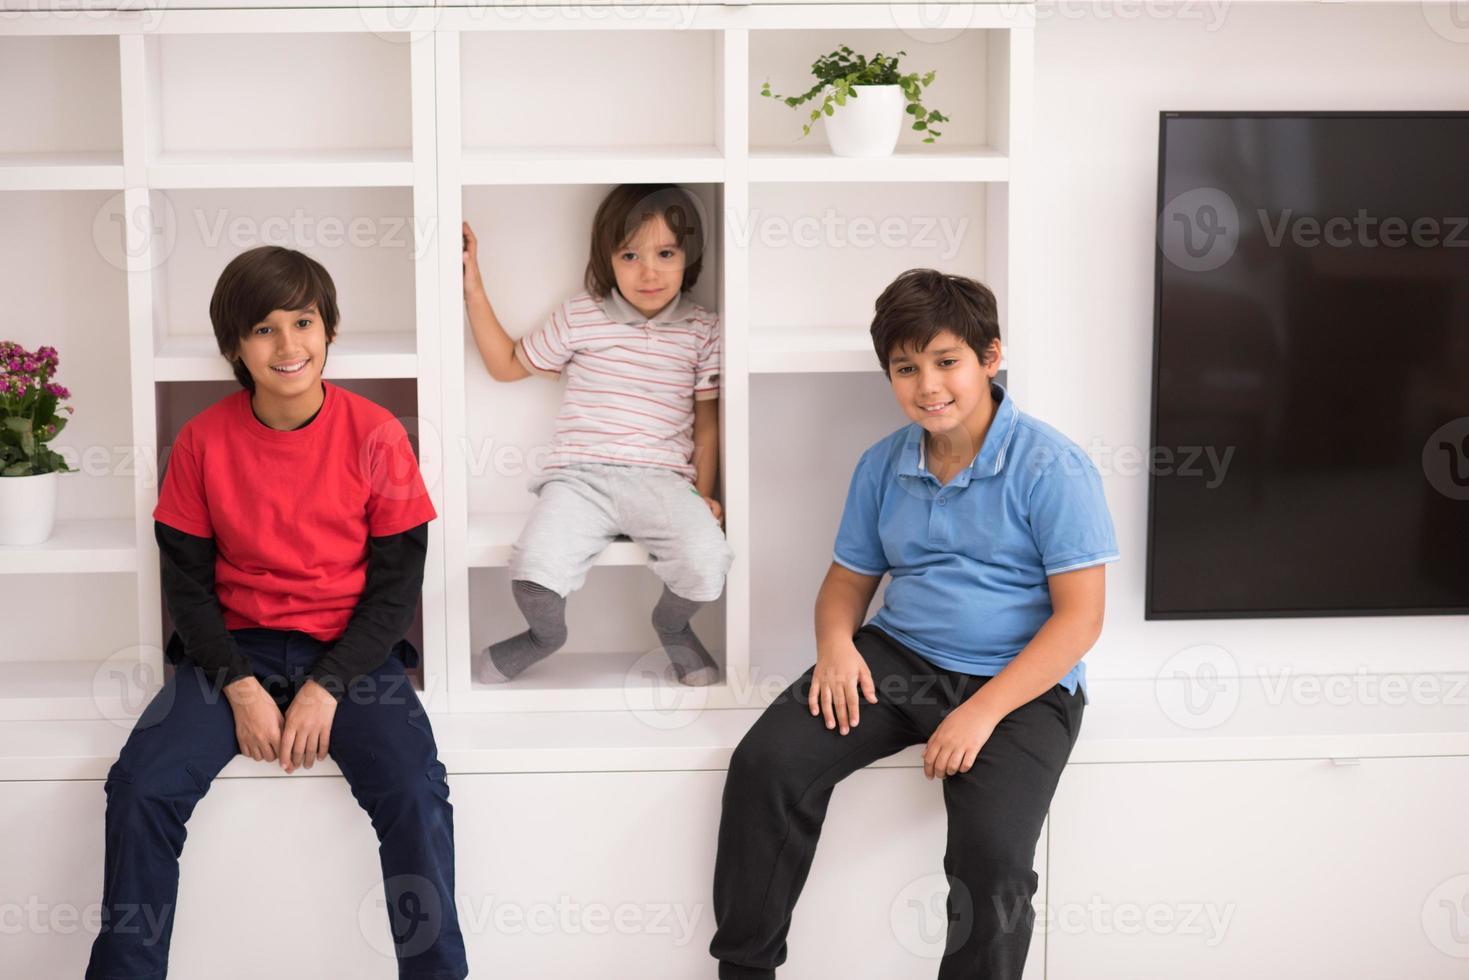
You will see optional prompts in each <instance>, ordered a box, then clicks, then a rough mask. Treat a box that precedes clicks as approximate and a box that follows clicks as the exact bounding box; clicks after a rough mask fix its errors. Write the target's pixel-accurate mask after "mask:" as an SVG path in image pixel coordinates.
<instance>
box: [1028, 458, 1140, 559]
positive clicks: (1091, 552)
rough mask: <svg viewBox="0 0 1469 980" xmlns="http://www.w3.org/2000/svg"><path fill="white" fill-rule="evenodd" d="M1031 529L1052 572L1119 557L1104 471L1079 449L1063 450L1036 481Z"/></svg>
mask: <svg viewBox="0 0 1469 980" xmlns="http://www.w3.org/2000/svg"><path fill="white" fill-rule="evenodd" d="M1030 532H1031V535H1032V537H1033V538H1034V540H1035V546H1036V548H1037V549H1038V550H1039V552H1040V556H1041V564H1042V565H1043V566H1045V570H1046V574H1047V575H1057V574H1059V573H1061V572H1070V571H1075V570H1076V569H1078V568H1086V567H1088V566H1090V565H1101V564H1103V563H1105V562H1109V561H1116V560H1117V559H1118V557H1119V555H1118V551H1117V536H1116V534H1115V532H1114V531H1113V529H1112V516H1111V514H1109V513H1108V511H1107V498H1106V495H1105V494H1103V492H1102V478H1101V475H1100V474H1099V473H1098V472H1097V467H1096V465H1095V464H1093V463H1092V461H1091V460H1090V459H1088V458H1087V457H1086V455H1085V454H1083V453H1082V452H1081V451H1080V450H1078V449H1075V448H1069V449H1067V450H1066V451H1064V452H1062V453H1060V455H1058V456H1057V458H1056V459H1055V460H1054V461H1053V462H1052V463H1051V464H1050V465H1049V466H1047V467H1046V469H1045V470H1044V471H1043V472H1042V473H1041V475H1040V477H1039V478H1038V479H1037V480H1036V482H1035V485H1034V486H1032V487H1031V492H1030Z"/></svg>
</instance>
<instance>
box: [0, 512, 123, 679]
mask: <svg viewBox="0 0 1469 980" xmlns="http://www.w3.org/2000/svg"><path fill="white" fill-rule="evenodd" d="M137 570H138V546H137V538H136V535H135V534H134V532H133V522H132V521H129V520H121V519H119V520H58V521H57V522H56V530H55V531H54V532H53V533H52V535H51V537H50V538H49V539H48V540H46V541H43V542H42V543H41V544H36V545H10V546H7V545H0V575H4V574H10V575H38V574H67V573H71V574H75V573H79V572H135V571H137ZM9 696H10V697H14V696H15V695H13V694H12V695H9Z"/></svg>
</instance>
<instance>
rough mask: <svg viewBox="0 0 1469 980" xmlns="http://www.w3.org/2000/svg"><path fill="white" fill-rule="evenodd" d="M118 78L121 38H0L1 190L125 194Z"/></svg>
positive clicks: (104, 36)
mask: <svg viewBox="0 0 1469 980" xmlns="http://www.w3.org/2000/svg"><path fill="white" fill-rule="evenodd" d="M119 78H120V75H119V71H118V43H117V38H116V37H108V36H106V35H92V36H86V35H82V36H69V37H68V36H46V35H39V36H12V37H0V91H4V92H7V93H11V95H12V98H10V99H8V100H7V103H6V107H5V120H4V122H3V123H0V191H5V190H26V191H40V190H93V189H115V190H121V189H122V186H123V179H122V173H123V172H122V124H121V117H120V113H119V108H120V105H121V96H120V95H119ZM21 93H24V98H21V97H19V96H20V94H21Z"/></svg>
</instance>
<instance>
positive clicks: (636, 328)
mask: <svg viewBox="0 0 1469 980" xmlns="http://www.w3.org/2000/svg"><path fill="white" fill-rule="evenodd" d="M464 238H465V250H464V298H465V303H466V305H467V307H468V310H469V322H470V326H471V328H472V329H473V331H474V338H475V343H476V344H477V345H478V347H479V352H480V356H481V357H482V358H483V359H484V362H485V367H486V368H487V369H488V370H489V372H490V376H491V377H493V378H494V379H495V380H497V381H519V380H521V379H523V378H529V377H532V376H535V377H542V378H549V379H556V378H559V377H561V376H562V375H563V374H564V375H565V377H566V390H565V393H564V395H563V396H562V402H561V412H560V415H559V416H558V418H557V420H556V433H555V440H554V443H553V445H552V447H551V452H550V454H549V455H548V458H547V461H546V465H545V468H544V470H543V471H542V472H541V473H539V474H537V475H536V476H535V477H533V478H532V480H531V484H530V489H531V491H532V492H534V493H535V494H536V495H537V498H538V499H537V502H536V506H535V508H534V509H533V511H532V512H531V515H530V518H529V520H528V521H527V522H526V525H525V528H524V530H523V531H522V532H521V534H520V538H519V540H517V541H516V543H515V546H514V548H513V549H512V552H511V558H510V582H511V592H512V594H513V596H514V598H515V603H516V605H517V606H518V607H519V608H520V610H521V612H522V613H523V614H524V616H525V619H526V622H527V624H528V625H529V628H528V629H527V630H525V631H524V632H523V633H520V634H518V635H516V636H512V637H510V638H509V639H506V640H502V641H500V642H499V643H495V644H492V645H490V646H489V647H486V648H485V649H484V650H483V651H481V652H480V654H479V656H478V658H477V660H476V676H477V677H478V678H479V680H480V681H481V682H484V683H503V682H505V681H508V680H510V679H511V678H513V677H515V676H517V675H518V674H520V673H521V672H522V671H524V670H525V669H526V668H527V667H529V666H531V665H532V664H534V663H536V662H537V661H539V660H542V659H544V658H545V657H548V656H550V655H551V654H552V653H553V652H555V651H556V650H557V649H559V648H560V647H561V646H562V644H564V643H565V642H566V597H567V596H568V595H569V594H570V593H572V592H574V591H576V590H577V589H579V588H581V586H582V584H583V583H584V582H585V581H586V576H587V572H588V570H589V569H590V568H591V566H592V563H593V562H594V561H595V560H596V558H597V556H598V555H599V554H600V553H601V552H602V549H604V548H605V547H606V546H607V545H608V544H609V543H611V542H612V540H613V539H614V538H616V537H617V536H618V535H623V534H625V535H627V536H628V537H629V538H631V539H632V540H633V541H635V542H637V543H638V544H641V545H643V546H644V547H645V548H646V549H647V550H648V553H649V554H650V555H651V557H652V569H653V572H654V573H655V574H656V575H657V576H658V577H659V578H660V579H662V580H663V583H664V588H663V593H662V595H661V597H660V598H659V600H658V603H657V605H656V606H655V607H654V609H653V615H652V623H653V628H654V630H655V631H656V632H657V635H658V639H659V642H660V643H661V645H662V648H663V650H664V652H665V653H666V654H667V656H668V659H669V661H670V664H671V666H672V669H673V674H674V676H675V678H677V679H678V680H679V681H680V682H682V683H684V684H689V685H696V686H697V685H707V684H710V683H712V682H713V681H714V680H715V679H716V678H717V677H718V667H717V665H716V664H715V663H714V660H713V658H711V657H710V656H709V653H708V651H707V650H705V648H704V645H703V644H702V643H700V642H699V638H698V637H697V636H696V635H695V634H694V631H693V629H692V628H691V627H690V625H689V620H690V618H691V617H692V616H693V614H694V612H695V611H696V610H697V609H698V608H699V607H700V606H702V605H703V604H704V603H706V602H710V601H712V600H714V599H717V598H718V597H719V594H720V593H721V592H722V591H723V590H724V579H725V575H726V574H727V573H728V571H729V566H730V563H731V561H732V560H733V555H732V553H731V551H730V549H729V545H728V544H727V543H726V541H725V539H724V534H723V532H722V531H721V530H720V520H721V517H722V512H721V509H720V505H719V502H718V501H717V500H715V499H714V497H713V493H714V486H715V480H716V478H717V476H718V461H719V373H720V336H719V318H718V316H717V315H716V314H714V313H711V312H709V311H708V310H705V309H703V308H702V307H700V306H698V305H697V304H695V303H694V302H693V301H692V300H691V299H690V297H689V296H688V292H687V291H688V290H689V289H690V288H692V287H693V285H694V284H695V282H696V281H697V280H698V277H699V270H700V267H701V265H702V254H703V226H702V222H701V221H700V219H699V211H698V208H697V205H696V204H695V202H694V200H693V198H692V196H691V195H690V194H689V193H688V192H687V191H685V190H683V189H682V188H680V187H677V186H674V185H668V184H642V185H640V184H624V185H621V186H619V187H616V188H614V189H613V190H612V191H611V192H610V193H609V194H608V195H607V197H606V198H605V199H604V200H603V201H602V203H601V205H600V206H599V207H598V209H597V213H596V216H595V218H594V219H593V222H592V242H591V257H590V260H589V261H588V263H587V270H586V278H585V283H584V285H585V289H584V290H583V291H582V292H580V293H578V294H577V295H575V296H573V297H571V298H570V299H568V300H567V301H566V302H565V303H563V304H562V305H561V307H560V308H559V309H557V310H556V311H554V312H553V313H552V314H551V316H550V318H549V319H548V320H547V321H546V323H545V324H544V325H542V326H541V328H540V329H539V330H536V331H534V332H532V333H530V334H528V335H527V336H525V337H523V338H522V339H521V340H519V341H512V340H511V339H510V336H509V335H508V334H507V333H506V332H505V328H504V327H503V326H501V324H500V321H499V320H498V319H497V318H496V316H495V312H494V310H493V309H492V308H491V306H490V301H489V298H488V297H487V296H486V295H485V289H484V284H483V282H482V281H481V277H480V271H479V262H478V243H477V240H476V239H475V237H474V233H473V231H471V230H470V228H469V225H468V224H467V223H466V224H465V226H464Z"/></svg>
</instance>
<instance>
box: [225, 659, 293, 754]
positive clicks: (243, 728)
mask: <svg viewBox="0 0 1469 980" xmlns="http://www.w3.org/2000/svg"><path fill="white" fill-rule="evenodd" d="M224 694H225V697H227V698H229V702H230V710H231V711H233V712H234V715H235V738H236V739H237V740H239V743H240V751H241V752H242V753H244V754H245V755H248V756H249V757H250V758H252V759H254V760H255V761H256V762H274V761H275V760H276V754H277V753H278V752H279V750H280V745H281V709H280V708H278V707H277V706H276V703H275V701H274V700H273V699H272V698H271V696H270V694H269V693H267V692H266V690H265V688H264V687H262V686H261V684H260V681H258V680H256V679H255V678H254V677H242V678H240V679H239V680H237V681H235V682H234V683H232V684H227V685H225V689H224Z"/></svg>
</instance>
